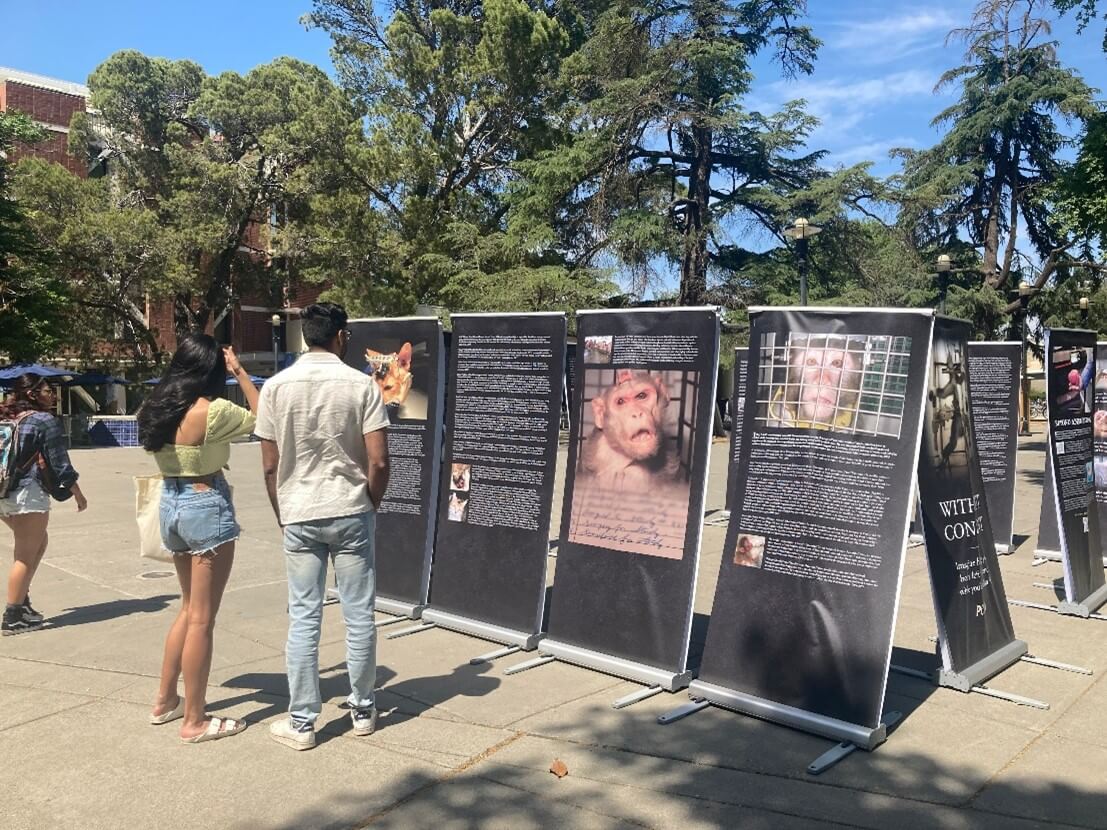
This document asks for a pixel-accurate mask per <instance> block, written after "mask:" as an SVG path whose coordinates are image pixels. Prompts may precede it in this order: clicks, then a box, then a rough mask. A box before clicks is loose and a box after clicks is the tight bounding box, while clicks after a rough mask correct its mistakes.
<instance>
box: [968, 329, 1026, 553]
mask: <svg viewBox="0 0 1107 830" xmlns="http://www.w3.org/2000/svg"><path fill="white" fill-rule="evenodd" d="M1021 358H1022V346H1021V345H1020V344H1019V343H1006V342H997V343H969V400H971V401H972V428H973V440H974V441H975V442H976V449H977V454H978V457H979V458H980V473H981V476H982V477H983V481H984V500H985V502H987V505H988V510H987V513H988V517H989V519H990V520H991V523H992V532H993V533H994V534H995V536H994V538H995V543H996V549H997V550H999V551H1000V552H1002V553H1007V552H1009V551H1010V550H1012V549H1013V548H1014V544H1015V539H1014V533H1015V464H1016V454H1017V452H1018V445H1019V436H1018V431H1019V361H1020V360H1021Z"/></svg>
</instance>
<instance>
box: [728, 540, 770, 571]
mask: <svg viewBox="0 0 1107 830" xmlns="http://www.w3.org/2000/svg"><path fill="white" fill-rule="evenodd" d="M764 558H765V537H764V536H754V535H753V534H751V533H739V534H738V542H737V544H735V546H734V564H735V565H741V566H742V567H744V568H760V567H761V562H762V560H763V559H764Z"/></svg>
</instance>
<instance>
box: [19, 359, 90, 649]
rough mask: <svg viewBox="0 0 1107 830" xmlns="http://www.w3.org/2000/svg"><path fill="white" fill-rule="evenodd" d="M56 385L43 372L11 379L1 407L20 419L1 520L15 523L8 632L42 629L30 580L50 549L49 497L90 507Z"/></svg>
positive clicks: (41, 620)
mask: <svg viewBox="0 0 1107 830" xmlns="http://www.w3.org/2000/svg"><path fill="white" fill-rule="evenodd" d="M56 404H57V397H56V393H55V392H54V387H53V386H51V385H50V384H49V383H47V382H46V380H45V379H43V378H42V377H40V376H39V375H32V374H25V375H20V376H19V377H17V378H16V379H15V381H14V383H13V384H12V394H11V396H10V398H9V399H8V400H7V401H6V402H5V403H4V405H3V406H0V419H3V420H6V421H16V433H17V435H18V438H17V440H16V441H15V446H16V452H17V457H16V459H15V468H16V474H15V476H14V477H13V479H12V482H11V488H10V489H9V491H8V493H7V495H6V496H5V497H4V498H2V499H0V521H3V522H4V524H6V525H7V526H8V527H10V528H11V531H12V535H13V536H14V537H15V539H14V541H15V544H14V561H13V562H12V567H11V570H10V571H9V572H8V601H7V605H6V606H5V608H4V621H3V626H2V630H3V633H4V636H8V635H10V634H22V633H24V632H27V631H35V630H37V629H39V628H42V624H43V617H42V614H40V613H38V612H37V611H35V609H34V608H32V607H31V595H30V590H31V580H32V579H34V576H35V571H36V570H38V565H39V563H40V562H41V561H42V557H43V555H44V554H45V553H46V545H47V543H48V542H49V541H50V537H49V535H48V534H47V532H46V526H47V524H48V523H49V522H50V497H51V493H53V494H54V495H55V497H61V496H64V498H69V496H70V495H72V496H73V497H74V499H76V502H77V510H78V511H80V510H84V509H85V508H86V507H88V502H87V501H86V500H85V495H84V493H82V492H81V488H80V487H79V486H78V484H77V471H76V470H74V469H73V464H72V463H70V461H69V452H68V451H67V450H66V447H65V433H64V432H63V431H62V427H61V424H60V423H59V422H58V419H57V418H55V417H54V415H53V410H54V407H55V406H56Z"/></svg>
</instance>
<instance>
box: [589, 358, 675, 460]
mask: <svg viewBox="0 0 1107 830" xmlns="http://www.w3.org/2000/svg"><path fill="white" fill-rule="evenodd" d="M603 400H604V404H603V407H602V410H603V411H602V429H603V431H604V435H605V436H606V437H607V441H608V443H610V444H611V446H612V447H613V448H614V449H616V450H618V451H619V452H621V453H622V454H623V455H625V456H626V457H627V458H629V459H631V460H632V461H642V460H644V459H647V458H652V457H653V456H654V455H656V454H657V451H658V450H659V449H660V448H661V440H662V417H661V412H662V408H663V404H662V401H661V396H660V394H659V391H658V386H657V384H656V382H655V381H654V380H652V379H650V378H648V377H636V378H634V379H633V380H629V381H625V382H623V383H620V384H618V385H617V386H614V387H612V388H611V389H609V390H608V391H607V392H605V393H604V397H603Z"/></svg>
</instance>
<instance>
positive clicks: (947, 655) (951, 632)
mask: <svg viewBox="0 0 1107 830" xmlns="http://www.w3.org/2000/svg"><path fill="white" fill-rule="evenodd" d="M970 328H971V327H970V325H969V324H968V323H966V322H963V321H961V320H951V319H949V318H947V317H938V318H936V319H935V321H934V338H933V344H932V346H931V350H930V371H929V375H928V377H929V382H928V388H927V395H926V409H925V412H924V416H923V431H922V446H921V448H920V450H919V514H920V522H919V523H920V525H921V527H922V529H923V537H924V540H925V543H926V560H927V565H928V566H929V570H930V585H931V590H932V593H933V596H934V610H935V614H936V616H937V621H938V651H939V653H940V655H941V661H942V668H941V669H940V670H939V672H938V684H939V685H941V686H950V687H952V688H955V689H958V690H959V691H962V692H968V691H971V690H972V687H973V686H976V685H978V684H980V683H983V682H984V681H985V680H987V679H988V678H990V677H992V676H993V675H996V674H998V673H999V672H1001V671H1003V670H1004V669H1005V668H1007V667H1008V666H1010V665H1011V664H1012V663H1016V662H1018V661H1019V659H1020V658H1021V657H1022V655H1024V654H1026V653H1027V647H1026V643H1024V642H1023V641H1022V640H1017V639H1015V632H1014V628H1013V627H1012V625H1011V614H1010V612H1009V611H1008V608H1007V595H1006V593H1005V592H1004V590H1003V575H1002V574H1001V573H1000V569H999V559H998V558H997V555H996V545H995V542H994V539H993V536H992V525H991V520H990V509H991V503H990V502H989V501H988V500H987V499H986V497H985V489H984V488H985V484H984V478H983V476H982V474H981V469H980V468H981V463H980V459H979V456H978V455H977V442H976V436H977V435H979V434H980V430H979V428H978V427H977V426H976V424H975V420H976V413H977V400H976V399H974V398H973V397H972V394H971V392H970V390H972V389H976V388H978V387H977V380H976V379H975V378H974V377H973V373H974V372H977V371H984V372H986V371H989V369H988V367H987V366H986V365H984V366H982V365H981V364H980V363H979V362H975V361H973V360H971V359H969V358H968V354H969V353H970V352H971V347H970V346H969V344H968V337H969V333H970ZM988 405H989V404H988V402H987V400H986V399H985V402H984V406H985V407H987V406H988ZM1004 412H1005V414H1006V408H1005V409H1004Z"/></svg>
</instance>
